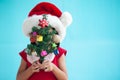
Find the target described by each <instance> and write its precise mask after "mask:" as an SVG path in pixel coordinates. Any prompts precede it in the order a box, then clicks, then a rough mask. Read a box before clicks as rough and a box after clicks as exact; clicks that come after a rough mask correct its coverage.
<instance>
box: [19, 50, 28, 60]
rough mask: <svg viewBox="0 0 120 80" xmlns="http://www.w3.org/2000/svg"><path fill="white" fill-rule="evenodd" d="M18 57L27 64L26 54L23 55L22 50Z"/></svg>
mask: <svg viewBox="0 0 120 80" xmlns="http://www.w3.org/2000/svg"><path fill="white" fill-rule="evenodd" d="M19 55H20V56H21V58H22V59H23V60H25V61H26V62H27V55H26V53H25V51H24V50H23V51H21V52H20V53H19Z"/></svg>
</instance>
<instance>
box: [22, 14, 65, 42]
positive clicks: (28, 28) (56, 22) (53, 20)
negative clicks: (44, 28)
mask: <svg viewBox="0 0 120 80" xmlns="http://www.w3.org/2000/svg"><path fill="white" fill-rule="evenodd" d="M42 18H43V16H42V15H33V16H31V17H28V18H27V19H26V20H25V21H24V23H23V32H24V34H25V35H26V36H29V33H31V32H32V27H34V26H36V27H40V26H38V24H39V19H42ZM47 21H48V22H49V24H50V25H51V26H52V27H53V28H55V29H56V31H57V32H58V35H59V37H60V41H62V40H63V39H64V37H65V35H66V27H65V26H64V25H63V24H62V22H61V20H60V19H59V18H58V17H56V16H52V15H49V14H48V15H47Z"/></svg>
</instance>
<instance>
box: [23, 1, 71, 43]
mask: <svg viewBox="0 0 120 80" xmlns="http://www.w3.org/2000/svg"><path fill="white" fill-rule="evenodd" d="M43 14H46V15H47V21H48V22H49V24H50V25H51V27H53V28H55V30H56V31H57V32H58V35H57V38H59V39H60V41H62V40H63V39H64V37H65V35H66V28H67V26H69V25H70V23H71V22H72V17H71V15H70V13H68V12H64V13H62V12H61V11H60V10H59V9H58V8H57V7H56V6H55V5H54V4H51V3H49V2H41V3H39V4H37V5H36V6H35V7H34V8H33V9H32V10H31V11H30V13H29V15H28V18H27V19H26V20H25V21H24V23H23V32H24V34H25V35H26V36H28V37H29V36H30V35H29V33H31V32H32V27H34V26H36V27H38V24H39V20H40V19H42V18H43Z"/></svg>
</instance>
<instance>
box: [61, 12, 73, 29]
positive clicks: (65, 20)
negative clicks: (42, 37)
mask: <svg viewBox="0 0 120 80" xmlns="http://www.w3.org/2000/svg"><path fill="white" fill-rule="evenodd" d="M60 20H61V22H62V24H63V25H64V27H67V26H69V25H70V24H71V23H72V16H71V14H70V13H69V12H64V13H63V14H62V15H61V17H60Z"/></svg>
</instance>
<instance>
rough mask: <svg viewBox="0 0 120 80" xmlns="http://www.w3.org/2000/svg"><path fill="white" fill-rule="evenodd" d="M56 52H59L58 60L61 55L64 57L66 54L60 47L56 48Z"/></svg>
mask: <svg viewBox="0 0 120 80" xmlns="http://www.w3.org/2000/svg"><path fill="white" fill-rule="evenodd" d="M58 51H59V54H58V58H60V57H61V56H62V55H63V54H64V55H65V56H66V54H67V50H65V49H63V48H61V47H59V48H58Z"/></svg>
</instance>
